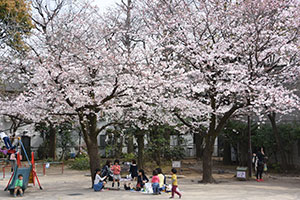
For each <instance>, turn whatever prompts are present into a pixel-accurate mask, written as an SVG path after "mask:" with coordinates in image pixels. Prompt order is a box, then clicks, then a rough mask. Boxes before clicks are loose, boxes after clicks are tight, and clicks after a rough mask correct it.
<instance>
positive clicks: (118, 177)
mask: <svg viewBox="0 0 300 200" xmlns="http://www.w3.org/2000/svg"><path fill="white" fill-rule="evenodd" d="M111 170H112V171H113V173H114V176H113V183H112V187H114V186H115V182H116V181H117V182H118V188H119V189H120V180H121V175H120V173H121V167H120V165H119V160H115V162H114V165H113V166H112V168H111Z"/></svg>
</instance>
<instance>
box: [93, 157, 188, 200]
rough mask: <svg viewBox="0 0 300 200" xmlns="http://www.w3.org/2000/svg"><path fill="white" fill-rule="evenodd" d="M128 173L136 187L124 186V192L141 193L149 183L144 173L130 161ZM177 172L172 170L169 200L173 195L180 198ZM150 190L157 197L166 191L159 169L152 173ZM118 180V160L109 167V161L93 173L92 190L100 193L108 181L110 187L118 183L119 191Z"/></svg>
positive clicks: (163, 177)
mask: <svg viewBox="0 0 300 200" xmlns="http://www.w3.org/2000/svg"><path fill="white" fill-rule="evenodd" d="M129 173H130V176H131V180H132V181H137V183H136V186H135V187H134V186H132V185H131V183H129V184H128V185H126V184H124V189H125V190H136V191H141V190H143V189H144V188H145V184H146V183H148V182H149V179H148V178H147V176H146V174H145V171H144V170H143V169H139V170H138V166H137V164H136V161H135V160H132V163H131V165H130V169H129ZM176 173H177V170H176V169H174V168H173V169H172V170H171V174H172V178H171V180H172V190H171V192H172V196H171V197H170V198H174V195H175V193H176V194H177V195H178V196H179V198H181V196H182V194H181V193H180V192H178V189H177V187H178V182H177V175H176ZM152 175H153V176H152V180H151V183H152V189H153V194H154V195H158V194H161V192H162V191H166V176H165V175H164V174H163V173H162V170H161V169H160V168H157V169H155V170H153V173H152ZM120 180H121V167H120V165H119V160H115V161H114V165H111V162H110V161H107V162H106V164H105V165H104V167H103V168H102V169H101V170H100V169H96V171H95V179H94V190H95V191H101V190H102V189H103V188H104V187H105V185H106V184H107V182H108V181H112V187H114V186H115V183H116V182H117V183H118V189H120Z"/></svg>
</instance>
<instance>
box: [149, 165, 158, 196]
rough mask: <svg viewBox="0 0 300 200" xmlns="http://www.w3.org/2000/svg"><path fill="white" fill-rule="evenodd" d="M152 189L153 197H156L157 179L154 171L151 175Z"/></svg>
mask: <svg viewBox="0 0 300 200" xmlns="http://www.w3.org/2000/svg"><path fill="white" fill-rule="evenodd" d="M152 175H153V176H152V181H151V182H152V188H153V194H154V195H157V194H158V193H159V190H158V189H159V178H158V176H157V175H158V173H157V171H156V170H154V171H153V174H152Z"/></svg>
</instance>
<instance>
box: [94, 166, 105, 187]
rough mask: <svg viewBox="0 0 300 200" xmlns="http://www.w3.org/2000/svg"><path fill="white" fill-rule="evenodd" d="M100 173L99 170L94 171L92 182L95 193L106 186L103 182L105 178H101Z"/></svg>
mask: <svg viewBox="0 0 300 200" xmlns="http://www.w3.org/2000/svg"><path fill="white" fill-rule="evenodd" d="M100 173H101V171H100V169H96V171H95V180H94V190H95V192H98V191H101V190H102V189H103V188H104V186H105V184H106V182H105V181H104V180H105V179H106V176H104V177H103V178H101V176H100Z"/></svg>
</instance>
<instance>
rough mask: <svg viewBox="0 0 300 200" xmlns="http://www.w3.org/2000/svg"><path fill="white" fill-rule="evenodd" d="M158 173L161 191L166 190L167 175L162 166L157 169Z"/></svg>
mask: <svg viewBox="0 0 300 200" xmlns="http://www.w3.org/2000/svg"><path fill="white" fill-rule="evenodd" d="M156 171H157V173H158V178H159V192H161V191H164V190H165V185H166V176H165V175H164V174H163V173H162V170H161V168H157V169H156Z"/></svg>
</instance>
